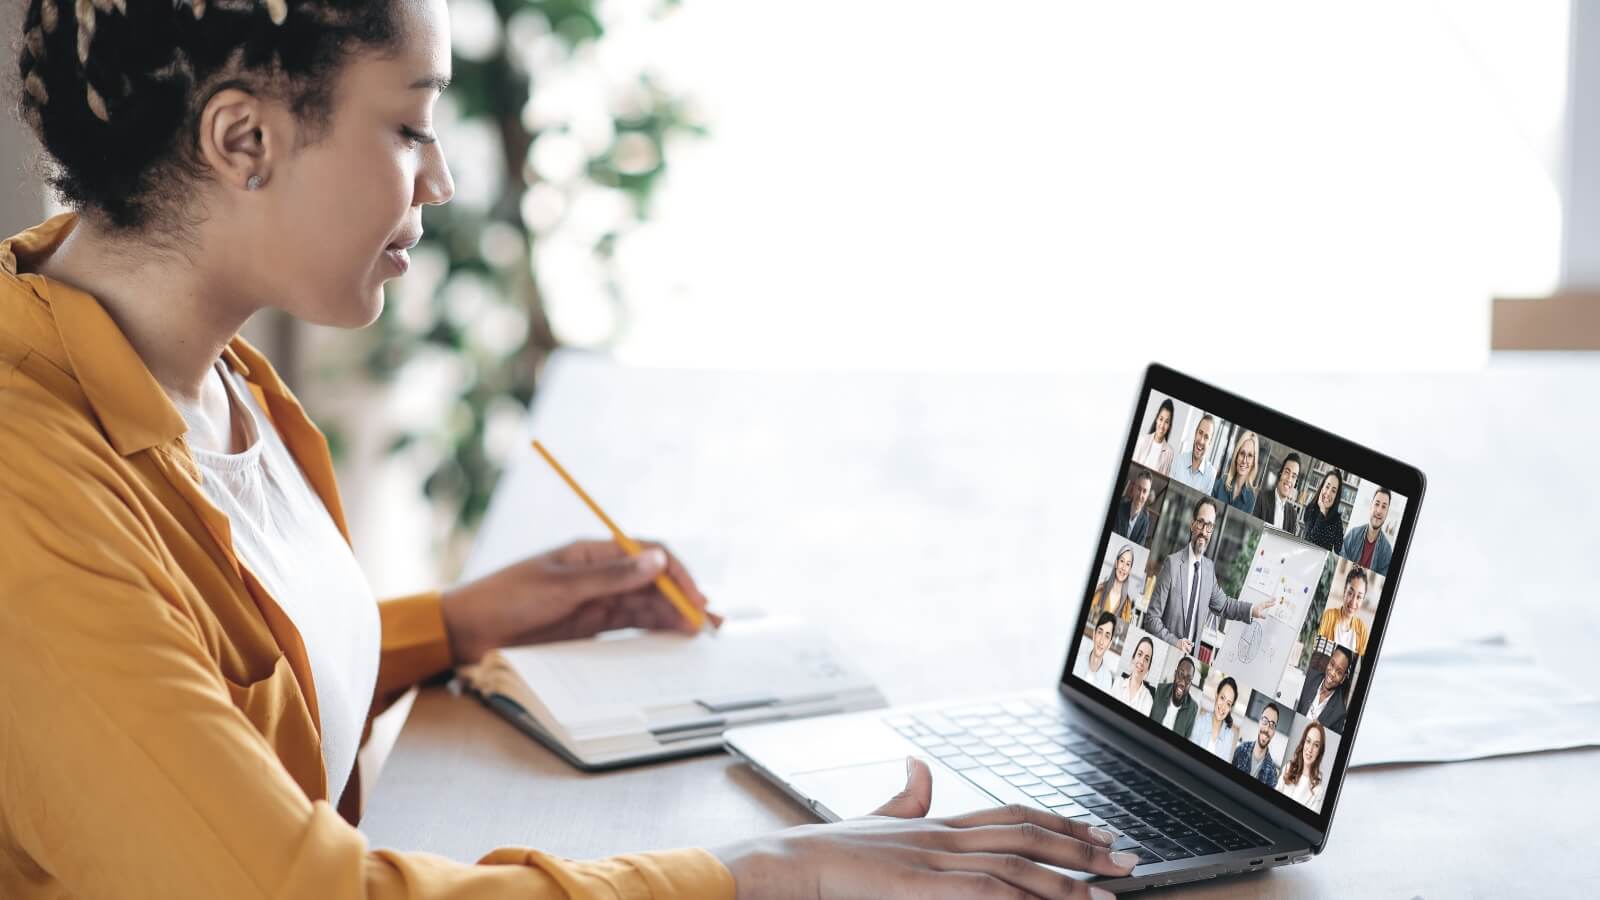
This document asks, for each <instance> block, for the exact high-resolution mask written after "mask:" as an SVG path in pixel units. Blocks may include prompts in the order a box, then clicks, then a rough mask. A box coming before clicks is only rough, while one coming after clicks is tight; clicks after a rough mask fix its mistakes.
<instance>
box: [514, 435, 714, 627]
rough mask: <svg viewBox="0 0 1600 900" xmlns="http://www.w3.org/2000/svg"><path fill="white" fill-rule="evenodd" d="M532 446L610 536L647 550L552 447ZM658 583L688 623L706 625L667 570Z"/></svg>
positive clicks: (629, 549) (632, 550)
mask: <svg viewBox="0 0 1600 900" xmlns="http://www.w3.org/2000/svg"><path fill="white" fill-rule="evenodd" d="M533 449H535V450H537V451H539V455H540V456H542V457H544V461H545V462H547V463H549V464H550V468H552V469H555V470H556V474H557V475H560V476H561V480H562V481H565V482H566V483H567V487H570V488H572V492H573V493H574V494H577V495H578V499H579V500H582V501H583V502H584V504H585V505H586V506H588V507H589V509H591V510H593V511H594V514H595V515H596V516H599V517H600V521H602V522H604V523H605V525H606V527H607V528H609V529H611V537H612V538H613V539H614V540H616V542H617V545H618V546H620V547H621V548H622V549H623V551H624V552H626V553H627V554H628V555H629V556H638V555H639V554H640V553H643V552H644V547H643V546H641V545H640V544H639V542H638V541H636V540H634V539H633V538H631V537H628V536H627V535H626V534H623V533H622V529H621V528H618V527H617V523H615V522H613V521H611V517H610V516H608V515H606V511H605V510H603V509H601V508H600V504H598V503H596V502H594V499H593V498H591V497H590V496H589V494H588V492H587V491H585V490H584V489H583V488H581V487H579V486H578V482H577V481H576V480H574V479H573V477H572V476H571V475H569V474H567V470H566V469H564V468H562V466H561V463H558V462H556V458H555V457H554V456H551V455H550V451H549V450H546V449H545V448H544V445H543V444H541V443H539V442H538V441H534V442H533ZM656 587H657V588H658V589H659V590H660V591H661V593H663V594H665V595H666V597H667V599H668V600H670V601H672V605H673V606H675V607H677V610H678V612H679V613H680V614H681V615H682V616H683V617H684V618H685V619H687V620H689V623H690V624H691V625H693V626H694V627H695V629H696V630H700V629H703V628H705V627H706V622H707V619H706V615H705V613H703V612H701V611H700V608H699V607H697V606H695V605H694V604H693V603H690V602H689V598H688V597H685V596H684V595H683V591H682V590H679V588H678V585H677V583H676V582H674V581H673V580H672V579H671V578H670V577H668V575H667V573H666V572H662V573H661V574H660V575H657V576H656Z"/></svg>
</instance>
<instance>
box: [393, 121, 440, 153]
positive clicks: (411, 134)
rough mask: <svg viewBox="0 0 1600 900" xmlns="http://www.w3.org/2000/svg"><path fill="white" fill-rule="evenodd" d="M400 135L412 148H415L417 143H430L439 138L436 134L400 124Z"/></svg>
mask: <svg viewBox="0 0 1600 900" xmlns="http://www.w3.org/2000/svg"><path fill="white" fill-rule="evenodd" d="M400 135H401V136H402V137H404V138H405V139H406V145H407V146H409V147H411V148H412V149H416V147H417V145H419V144H432V143H434V142H435V141H437V140H439V136H438V135H436V134H427V133H426V132H422V131H418V130H416V129H415V128H412V127H411V126H409V125H402V126H400Z"/></svg>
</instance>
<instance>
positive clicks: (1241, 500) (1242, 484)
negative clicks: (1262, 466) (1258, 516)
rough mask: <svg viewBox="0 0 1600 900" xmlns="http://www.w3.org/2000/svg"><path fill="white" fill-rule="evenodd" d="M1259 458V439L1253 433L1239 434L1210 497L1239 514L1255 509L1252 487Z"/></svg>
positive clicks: (1254, 492)
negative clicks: (1237, 440)
mask: <svg viewBox="0 0 1600 900" xmlns="http://www.w3.org/2000/svg"><path fill="white" fill-rule="evenodd" d="M1260 457H1261V439H1260V438H1258V437H1256V433H1255V432H1254V431H1246V432H1245V433H1244V434H1241V435H1240V436H1239V442H1238V443H1237V444H1234V446H1233V457H1232V458H1231V459H1229V460H1228V466H1227V468H1225V469H1223V471H1222V472H1221V474H1219V475H1218V476H1217V483H1216V484H1215V485H1214V486H1213V487H1212V489H1211V496H1213V497H1215V498H1217V499H1218V500H1221V501H1222V502H1223V503H1226V504H1228V505H1229V506H1231V507H1233V508H1234V509H1237V510H1239V511H1241V512H1250V511H1251V510H1253V509H1255V505H1256V491H1255V488H1254V487H1252V485H1254V484H1255V481H1256V467H1257V464H1258V462H1259V461H1260Z"/></svg>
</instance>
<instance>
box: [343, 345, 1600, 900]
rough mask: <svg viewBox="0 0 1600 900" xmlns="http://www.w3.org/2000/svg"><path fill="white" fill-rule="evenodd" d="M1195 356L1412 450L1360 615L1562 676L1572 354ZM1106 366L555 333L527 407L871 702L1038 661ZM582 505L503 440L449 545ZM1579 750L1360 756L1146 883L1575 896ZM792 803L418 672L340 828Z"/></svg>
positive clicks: (1099, 487)
mask: <svg viewBox="0 0 1600 900" xmlns="http://www.w3.org/2000/svg"><path fill="white" fill-rule="evenodd" d="M1218 380H1219V381H1220V382H1221V383H1222V385H1223V386H1225V387H1229V388H1232V389H1234V390H1237V391H1240V392H1242V393H1245V394H1246V395H1249V396H1253V397H1256V398H1258V399H1260V400H1262V401H1263V402H1266V403H1269V404H1272V405H1275V406H1277V407H1279V408H1281V409H1283V410H1284V411H1285V412H1288V413H1290V414H1292V415H1296V416H1299V417H1301V418H1305V419H1308V420H1310V421H1313V422H1316V423H1318V424H1321V425H1324V426H1326V427H1328V428H1330V429H1332V430H1336V431H1340V432H1343V433H1345V434H1347V435H1349V436H1350V437H1352V438H1353V439H1355V440H1358V441H1364V442H1368V443H1371V444H1373V445H1374V446H1377V447H1379V448H1380V449H1384V450H1386V451H1388V452H1390V453H1392V454H1393V455H1396V456H1399V457H1400V458H1402V459H1408V460H1411V461H1414V462H1416V463H1417V464H1418V465H1419V466H1421V467H1422V468H1423V470H1424V471H1425V472H1427V473H1428V475H1429V478H1430V486H1429V497H1428V502H1427V504H1426V509H1425V511H1424V514H1423V518H1422V521H1421V528H1420V530H1419V532H1418V537H1417V540H1416V542H1415V543H1414V545H1413V552H1412V557H1411V561H1410V563H1409V564H1408V568H1407V574H1406V578H1405V583H1404V585H1403V586H1402V588H1401V591H1400V597H1399V600H1398V603H1399V605H1398V607H1397V608H1396V610H1395V613H1394V616H1393V618H1392V620H1391V625H1392V628H1391V633H1390V637H1389V641H1390V644H1388V645H1386V646H1404V645H1407V644H1416V643H1429V642H1433V641H1434V640H1437V639H1439V638H1452V637H1470V636H1480V635H1484V634H1488V633H1494V632H1502V633H1505V634H1507V635H1508V636H1510V637H1511V639H1512V640H1514V641H1517V642H1519V643H1521V644H1523V645H1524V646H1529V647H1535V648H1540V649H1541V650H1542V651H1544V661H1545V664H1546V665H1547V666H1548V667H1550V668H1551V669H1553V670H1555V671H1556V672H1558V673H1560V674H1562V675H1563V676H1565V677H1568V678H1572V679H1587V678H1589V677H1590V676H1589V673H1588V671H1587V669H1588V667H1589V665H1590V662H1591V660H1592V659H1593V649H1592V647H1593V644H1594V643H1595V641H1596V639H1597V638H1600V604H1595V603H1592V602H1576V603H1575V602H1572V601H1573V597H1572V593H1571V588H1570V586H1569V585H1570V578H1569V577H1568V575H1567V574H1566V570H1567V569H1569V568H1571V567H1573V566H1578V565H1583V564H1584V563H1585V562H1586V561H1587V560H1588V559H1590V558H1591V557H1592V550H1593V543H1594V541H1593V537H1592V533H1591V532H1590V531H1589V530H1588V529H1585V528H1583V527H1582V525H1581V521H1582V519H1583V514H1582V511H1584V510H1588V509H1593V508H1596V507H1597V506H1600V481H1597V480H1595V479H1591V478H1586V477H1583V476H1584V474H1586V473H1587V472H1588V471H1589V470H1590V466H1588V465H1587V463H1588V462H1589V457H1590V456H1592V454H1590V453H1588V452H1587V451H1588V449H1589V447H1590V446H1591V444H1592V443H1593V442H1592V439H1591V438H1590V437H1589V433H1590V432H1592V431H1593V430H1594V429H1593V428H1592V426H1590V425H1587V424H1584V423H1583V422H1581V421H1578V422H1575V421H1574V416H1573V411H1574V410H1582V409H1587V408H1588V403H1587V402H1586V400H1585V399H1584V398H1586V397H1592V396H1595V395H1596V388H1600V368H1595V367H1590V366H1587V365H1582V364H1573V363H1571V362H1565V361H1561V362H1556V363H1554V364H1552V365H1540V366H1525V367H1517V368H1513V369H1492V370H1490V371H1488V372H1479V373H1471V374H1459V375H1435V376H1422V377H1415V376H1410V377H1400V376H1376V375H1374V376H1357V377H1348V376H1339V377H1314V376H1290V377H1271V378H1268V377H1264V376H1253V377H1250V378H1232V379H1228V378H1222V379H1218ZM1136 386H1137V379H1136V378H1135V377H1134V376H1131V375H1127V376H1091V377H1084V376H1034V375H976V376H974V375H892V374H865V375H842V374H829V375H813V374H799V373H795V374H759V375H757V374H745V373H713V372H688V371H645V370H629V369H621V368H617V367H613V366H611V365H609V364H606V363H604V362H601V361H597V360H593V359H589V358H585V357H578V356H565V357H561V358H559V359H558V360H557V362H556V363H555V364H554V367H553V369H552V372H551V377H550V379H549V380H548V381H547V386H546V389H545V392H544V394H543V396H542V398H541V401H540V402H539V404H538V405H537V407H536V409H535V414H534V417H533V428H534V429H535V433H537V434H538V436H539V437H540V438H541V439H542V440H544V441H545V442H546V443H548V444H549V445H550V446H551V448H552V450H554V451H555V452H556V453H557V455H558V456H560V457H561V458H562V460H563V462H565V463H566V464H567V466H568V468H570V469H572V470H573V472H574V474H575V475H576V476H577V477H578V478H579V480H580V481H582V482H583V483H585V484H586V485H587V486H588V487H590V489H591V490H592V491H593V492H594V493H596V494H597V499H599V500H600V502H601V503H602V504H603V505H605V506H606V507H607V508H608V510H609V511H610V512H611V513H612V514H613V515H614V516H615V517H616V518H617V520H618V521H619V522H621V523H623V524H624V527H627V528H629V529H632V530H634V531H636V532H637V533H639V534H641V535H649V536H659V537H665V538H667V539H669V541H670V542H671V543H672V544H673V546H674V548H675V549H676V550H677V551H678V552H679V553H680V555H682V556H683V557H684V558H685V559H686V560H687V561H688V563H689V564H690V566H691V568H692V569H693V571H694V572H695V573H696V577H697V579H698V580H699V581H700V582H701V584H702V585H703V586H704V588H705V590H706V593H707V595H708V596H710V597H711V598H712V601H713V603H714V604H716V605H718V606H720V607H722V608H725V609H737V608H739V607H761V608H764V609H767V610H769V611H773V612H788V613H795V614H799V615H802V616H805V617H807V618H810V619H811V620H813V621H816V622H819V623H822V624H824V625H826V626H829V627H831V629H832V631H833V634H834V636H835V640H836V641H837V642H838V643H839V644H840V646H841V647H842V648H843V650H844V651H845V652H846V653H848V654H849V655H850V656H852V657H853V658H855V659H858V660H860V661H861V662H862V663H863V664H864V665H865V666H866V668H867V669H868V670H869V671H870V672H871V674H872V675H873V676H874V677H875V678H876V679H877V680H878V683H879V684H880V685H881V686H882V687H883V688H884V691H885V693H886V694H887V695H888V696H889V698H890V699H891V701H894V702H902V703H914V702H921V701H927V700H937V699H949V698H954V697H960V696H972V695H975V694H980V693H989V692H995V691H1007V690H1023V689H1036V688H1039V687H1042V686H1049V685H1051V684H1053V683H1054V682H1055V680H1056V678H1057V676H1058V675H1059V671H1060V665H1061V660H1062V658H1063V651H1064V646H1065V642H1064V641H1063V640H1062V639H1061V636H1062V635H1065V634H1066V633H1067V631H1068V629H1069V628H1070V627H1071V623H1070V619H1071V618H1072V617H1073V615H1074V613H1075V612H1076V610H1075V609H1074V604H1073V603H1072V602H1070V601H1069V600H1067V599H1065V598H1068V597H1071V596H1074V595H1076V593H1077V592H1078V590H1079V589H1080V587H1081V583H1082V581H1083V577H1084V574H1085V572H1086V567H1087V566H1088V565H1089V564H1090V557H1091V556H1092V554H1093V552H1094V547H1093V546H1092V542H1093V540H1094V534H1093V533H1094V532H1095V531H1096V530H1097V528H1098V524H1099V521H1100V518H1099V517H1100V516H1101V515H1102V512H1101V511H1102V510H1103V509H1104V508H1105V503H1106V502H1107V499H1108V496H1109V490H1110V485H1109V481H1110V476H1111V474H1112V473H1113V472H1114V466H1115V465H1116V458H1115V457H1116V454H1117V451H1118V448H1119V445H1120V439H1121V438H1120V436H1121V435H1122V434H1123V433H1124V431H1123V429H1124V427H1125V425H1126V422H1127V420H1128V416H1129V414H1130V411H1131V401H1132V396H1133V392H1134V389H1135V387H1136ZM1579 418H1580V419H1581V416H1580V417H1579ZM1563 422H1565V423H1567V424H1565V425H1563V424H1559V423H1563ZM1486 461H1493V464H1490V463H1488V462H1486ZM1561 510H1565V511H1566V512H1565V513H1559V511H1561ZM1541 522H1549V523H1550V524H1549V526H1548V527H1543V528H1541V527H1540V526H1539V523H1541ZM596 532H597V527H596V524H595V523H594V522H592V521H591V520H590V519H589V518H588V513H587V512H586V511H585V510H584V509H583V508H582V507H581V506H579V505H578V504H577V502H576V501H575V500H573V499H572V498H571V497H570V496H569V495H568V494H566V492H565V489H564V488H562V487H561V486H560V485H559V483H557V482H555V481H554V479H553V477H552V476H550V475H549V473H548V472H546V471H543V470H542V468H541V466H540V465H539V464H537V462H536V460H535V458H534V457H533V456H532V455H531V453H530V454H529V455H528V456H527V457H526V458H525V459H520V460H519V461H518V462H517V463H516V464H514V465H513V466H512V467H511V468H510V469H509V470H508V472H507V474H506V476H505V478H504V481H503V483H502V485H501V488H500V490H499V492H498V493H497V498H496V503H495V504H494V505H493V506H492V507H491V509H490V513H489V517H488V520H487V521H486V523H485V526H484V529H483V533H482V536H481V538H480V542H479V546H478V548H477V549H476V551H475V553H474V555H473V559H472V561H471V562H470V563H469V565H468V572H467V573H466V574H467V575H469V576H470V575H472V574H476V573H478V572H481V571H486V570H488V569H491V568H493V567H495V566H498V565H500V564H502V563H504V562H508V561H510V560H512V559H515V558H517V557H518V556H520V555H522V554H526V553H531V552H535V551H537V550H540V549H544V548H547V547H549V546H552V545H555V544H559V543H562V542H564V541H566V540H569V539H571V538H572V537H574V536H579V535H585V536H586V535H593V534H595V533H596ZM1530 560H1542V561H1544V562H1543V564H1542V565H1534V564H1531V563H1529V562H1527V561H1530ZM975 598H976V599H980V600H981V608H982V609H983V610H984V612H985V614H984V615H981V616H978V615H973V614H972V612H971V610H972V609H974V608H975V607H974V604H973V600H974V599H975ZM1512 601H1514V602H1512ZM1002 660H1003V661H1004V662H1003V663H1002V662H1001V661H1002ZM952 661H955V662H956V663H961V664H952ZM1378 677H1379V679H1380V681H1379V684H1380V685H1381V679H1382V671H1381V669H1380V671H1379V674H1378ZM1597 764H1600V751H1595V750H1586V751H1573V752H1565V753H1551V754H1536V755H1531V756H1523V757H1514V758H1507V759H1499V760H1487V761H1479V762H1471V763H1460V764H1453V765H1445V766H1406V767H1383V768H1378V769H1365V770H1359V771H1357V772H1355V773H1353V774H1352V775H1351V776H1350V777H1349V778H1348V779H1347V780H1346V785H1345V789H1344V793H1343V795H1342V797H1341V800H1340V804H1339V814H1338V816H1337V818H1336V822H1335V827H1334V831H1333V835H1332V838H1331V840H1330V843H1329V848H1328V850H1327V852H1326V853H1325V854H1324V855H1323V856H1322V857H1321V858H1319V859H1318V860H1316V861H1314V862H1312V863H1311V864H1309V865H1304V866H1298V867H1292V868H1290V869H1286V870H1283V871H1280V872H1274V873H1268V874H1262V875H1257V876H1251V877H1249V878H1245V879H1241V880H1236V881H1228V882H1223V883H1220V884H1213V885H1210V886H1206V885H1201V886H1194V887H1187V888H1178V889H1174V892H1182V893H1184V894H1185V895H1189V894H1193V895H1196V896H1199V895H1208V894H1211V893H1215V894H1217V895H1219V896H1220V895H1221V894H1222V893H1223V891H1224V890H1226V891H1227V892H1228V894H1229V896H1238V895H1240V894H1244V895H1251V896H1271V897H1280V896H1282V897H1289V896H1349V895H1350V893H1351V891H1352V889H1355V890H1356V892H1357V893H1358V894H1359V895H1360V896H1364V897H1365V896H1394V897H1416V896H1424V897H1426V896H1452V897H1455V896H1476V895H1483V896H1496V895H1503V894H1513V895H1518V894H1522V893H1526V892H1527V891H1529V890H1537V891H1538V892H1539V893H1540V894H1541V895H1544V896H1582V895H1587V894H1589V893H1590V889H1591V888H1592V884H1591V883H1590V881H1589V879H1588V878H1587V877H1586V873H1587V872H1588V871H1590V870H1591V869H1592V861H1591V857H1592V853H1593V848H1592V844H1593V817H1594V810H1595V809H1596V807H1597V802H1600V781H1597V779H1596V778H1595V777H1594V775H1593V773H1594V771H1595V767H1596V765H1597ZM806 821H811V819H810V818H809V814H808V813H807V812H805V811H804V810H801V809H800V808H799V807H797V806H796V805H794V804H793V803H792V802H790V801H789V800H788V799H787V798H785V797H783V796H782V795H781V794H779V793H778V792H777V791H776V790H775V789H772V788H770V787H769V786H768V785H767V784H766V783H765V782H763V781H762V780H761V779H760V778H758V777H756V776H754V775H753V774H751V773H750V772H749V771H747V770H746V769H744V768H743V767H741V766H739V765H737V764H735V763H733V762H732V761H731V760H729V759H727V758H726V757H721V756H713V757H705V758H699V759H695V760H688V761H682V762H677V763H670V764H666V765H662V766H656V767H650V768H645V769H637V770H632V771H625V772H619V773H612V774H607V775H599V776H591V775H584V774H582V773H579V772H576V771H574V770H572V769H570V768H569V767H567V766H566V765H565V764H564V763H562V762H560V761H559V760H558V759H557V758H555V757H554V756H552V755H551V754H549V753H548V752H546V751H545V750H544V749H543V748H542V747H540V746H539V745H537V744H535V743H534V742H532V741H530V740H529V739H527V738H526V737H524V736H523V735H522V734H521V733H520V732H517V731H515V730H514V729H512V728H511V727H510V726H509V725H507V724H505V723H503V722H501V721H500V720H499V719H498V718H496V717H495V716H494V715H493V714H492V713H490V712H489V711H487V710H486V709H484V708H482V707H481V706H480V705H479V704H478V703H477V702H476V701H474V700H472V699H470V698H466V697H461V696H456V695H454V694H452V693H451V692H449V691H448V690H445V689H437V688H436V689H430V690H426V691H424V692H422V694H421V696H420V697H419V698H418V700H417V703H416V705H415V706H414V707H413V709H412V712H411V714H410V718H409V720H408V721H407V723H406V725H405V728H404V729H403V731H402V733H401V735H400V738H399V740H398V742H397V743H396V745H395V748H394V751H393V753H392V755H391V756H390V758H389V760H388V763H387V765H386V767H385V769H384V772H383V774H382V776H381V778H380V780H379V782H378V784H377V787H376V789H375V791H374V792H373V795H372V797H371V800H370V802H369V805H368V808H367V813H366V817H365V820H364V822H363V825H362V830H363V831H364V832H365V833H366V834H367V836H368V837H369V839H370V840H371V841H372V842H373V844H374V845H375V846H386V847H395V848H400V849H409V850H427V851H431V852H435V853H441V854H444V855H446V856H449V857H452V858H455V859H460V860H472V859H475V858H477V857H478V856H480V855H482V854H483V853H484V852H486V851H487V850H489V849H491V848H492V847H495V846H504V845H525V846H536V847H539V848H541V849H544V850H548V851H551V852H555V853H560V854H563V855H567V856H580V857H581V856H599V855H606V854H611V853H618V852H625V851H629V850H639V849H648V848H660V847H673V846H690V845H699V846H704V845H708V844H716V843H721V842H725V841H729V840H732V839H735V838H737V837H740V836H744V835H747V834H750V833H753V832H757V831H762V830H770V829H773V828H779V827H783V826H786V825H793V824H799V823H802V822H806Z"/></svg>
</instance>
